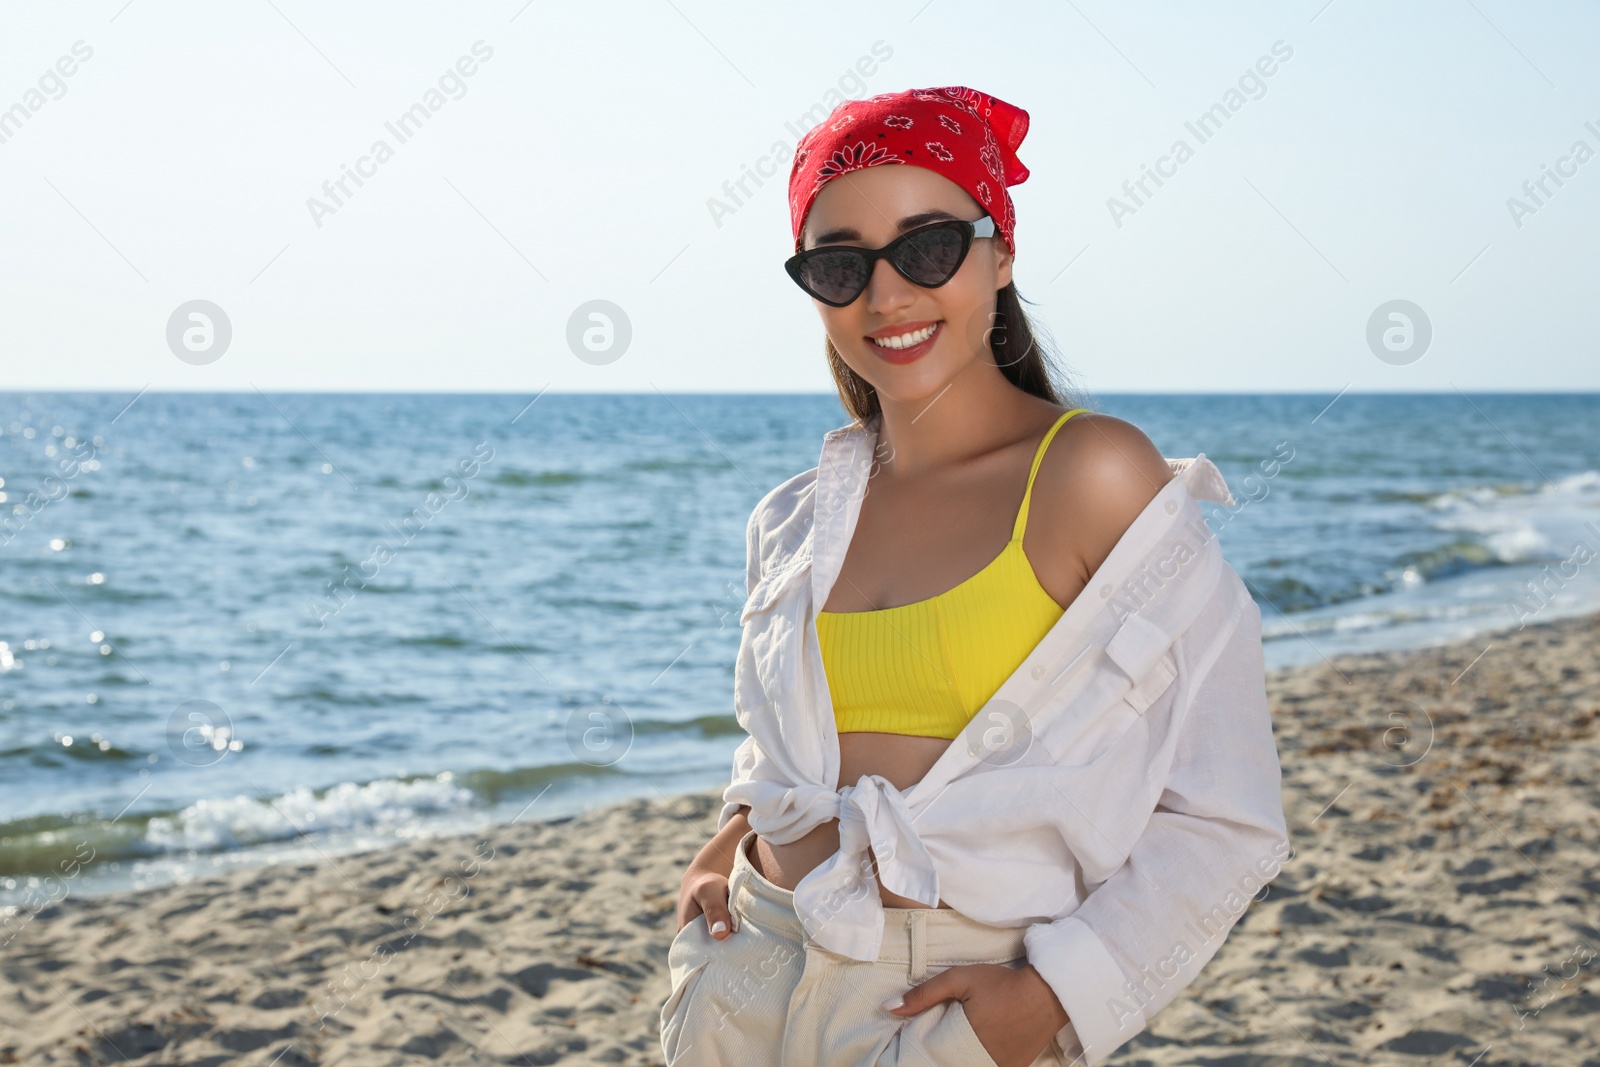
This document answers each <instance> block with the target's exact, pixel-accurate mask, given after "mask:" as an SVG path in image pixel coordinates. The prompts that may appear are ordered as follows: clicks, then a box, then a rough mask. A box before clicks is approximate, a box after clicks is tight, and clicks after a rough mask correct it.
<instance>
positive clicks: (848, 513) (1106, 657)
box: [717, 416, 1289, 1067]
mask: <svg viewBox="0 0 1600 1067" xmlns="http://www.w3.org/2000/svg"><path fill="white" fill-rule="evenodd" d="M880 424H881V416H876V417H874V418H872V419H870V420H868V422H867V423H866V424H865V425H861V424H855V423H852V424H850V425H847V426H842V427H839V428H837V429H833V430H830V431H828V432H827V433H826V434H824V435H823V445H822V454H821V457H820V459H819V461H818V464H817V466H816V467H814V468H812V469H810V470H808V471H805V472H803V473H801V474H798V475H796V476H794V477H793V478H790V479H788V480H787V481H785V482H783V483H782V484H780V485H778V486H777V487H775V488H774V489H772V490H771V491H770V492H768V493H767V494H766V495H765V496H764V497H763V498H762V499H761V501H760V502H759V503H758V504H757V505H756V507H755V509H754V511H753V512H752V513H751V516H750V520H749V523H748V525H747V528H746V551H747V556H746V584H747V588H748V597H747V599H746V602H745V605H744V608H743V610H742V612H741V614H740V623H741V627H742V633H741V636H740V642H739V653H738V659H737V661H736V663H735V668H734V690H735V692H734V702H735V711H736V714H737V717H738V720H739V724H740V726H741V727H743V728H744V730H745V731H746V732H747V733H748V734H749V736H748V737H747V738H746V739H745V740H744V741H743V742H742V743H741V744H740V745H739V747H738V749H737V750H736V752H735V753H734V758H733V780H732V782H731V783H730V784H729V785H728V787H727V788H726V789H725V790H724V791H723V800H724V801H725V804H724V806H723V809H722V812H721V814H720V816H719V818H718V821H717V826H718V828H719V829H720V828H721V827H723V826H724V825H726V824H727V821H728V819H729V818H731V817H732V816H733V815H734V814H735V812H736V811H737V810H738V809H739V807H740V806H742V805H748V806H749V808H750V812H749V815H748V818H749V822H750V826H751V827H752V828H753V829H754V830H755V831H756V833H757V834H758V835H759V836H761V837H763V838H766V839H767V840H769V841H771V842H773V843H777V844H782V843H786V842H792V841H795V840H797V839H799V838H800V837H802V836H804V835H805V834H806V833H807V832H809V831H810V830H811V829H813V828H814V827H816V826H818V825H819V824H821V823H824V822H826V821H828V820H830V819H834V818H837V819H838V820H839V849H838V851H837V852H835V853H834V854H833V855H832V856H831V857H830V858H829V859H828V860H826V861H824V862H823V863H822V864H820V865H819V866H817V867H816V868H815V869H814V870H812V871H811V872H810V873H808V874H807V875H806V876H805V877H804V878H803V879H801V880H800V882H799V884H798V885H796V887H795V891H794V902H795V911H796V913H797V915H798V916H799V917H800V920H801V922H802V924H803V925H804V927H805V929H806V932H807V934H808V936H809V937H810V938H811V939H812V940H813V941H815V942H816V943H817V944H818V945H819V946H821V947H822V948H825V949H828V950H830V951H833V952H836V953H839V954H841V955H844V956H847V957H850V958H853V959H860V960H875V959H876V958H877V955H878V949H879V946H880V944H881V940H882V936H883V926H884V924H883V919H884V915H883V905H882V901H881V899H880V898H879V895H878V891H877V885H876V882H875V880H874V877H873V868H872V864H871V862H870V861H869V859H868V854H869V853H870V854H871V856H872V857H873V858H875V859H876V861H877V870H878V875H879V877H881V878H882V880H883V884H884V885H885V886H886V887H887V888H888V889H890V890H891V891H893V892H895V893H899V894H901V895H902V896H906V897H909V898H912V899H914V900H917V901H920V902H923V903H925V904H927V905H929V906H935V905H937V904H938V902H939V900H940V899H941V897H942V898H943V899H944V900H945V901H946V902H947V903H948V904H949V905H950V906H951V907H953V908H954V909H955V910H956V911H958V912H960V913H961V914H963V915H966V916H969V917H971V918H973V919H977V920H978V921H980V922H984V923H989V924H991V925H995V926H1011V927H1017V926H1026V927H1027V928H1028V929H1027V931H1026V933H1025V934H1024V944H1025V947H1026V952H1027V957H1028V961H1029V962H1030V963H1031V964H1032V965H1033V966H1034V967H1035V968H1036V969H1037V970H1038V971H1039V973H1040V975H1041V976H1042V977H1043V978H1044V980H1045V981H1046V982H1047V983H1048V984H1049V986H1050V988H1051V989H1052V991H1054V993H1055V994H1056V997H1057V998H1058V999H1059V1000H1060V1002H1061V1005H1062V1007H1063V1008H1064V1009H1065V1010H1066V1012H1067V1014H1068V1016H1069V1017H1070V1019H1071V1021H1070V1022H1069V1023H1068V1024H1067V1026H1066V1027H1064V1028H1063V1029H1062V1030H1061V1031H1060V1033H1059V1034H1058V1035H1057V1037H1058V1038H1059V1040H1060V1042H1061V1046H1062V1048H1063V1049H1064V1050H1066V1051H1067V1053H1068V1055H1069V1056H1076V1055H1077V1054H1078V1052H1079V1051H1080V1050H1081V1052H1082V1055H1083V1059H1084V1060H1085V1061H1086V1062H1087V1063H1088V1064H1089V1065H1090V1067H1095V1065H1097V1064H1099V1063H1101V1062H1103V1061H1104V1060H1105V1059H1106V1057H1108V1056H1109V1055H1110V1054H1111V1053H1112V1052H1113V1051H1114V1050H1115V1049H1117V1048H1118V1047H1120V1046H1121V1045H1122V1044H1124V1043H1125V1042H1126V1041H1128V1040H1129V1039H1130V1038H1132V1037H1133V1036H1134V1035H1135V1034H1137V1033H1138V1032H1139V1031H1140V1030H1141V1029H1143V1028H1144V1026H1145V1024H1146V1022H1147V1021H1148V1019H1149V1018H1150V1017H1151V1016H1152V1015H1154V1014H1155V1012H1157V1011H1159V1010H1160V1009H1161V1008H1163V1007H1165V1006H1166V1005H1167V1004H1168V1003H1169V1002H1170V1001H1171V1000H1172V999H1173V998H1174V997H1175V996H1176V995H1177V993H1178V991H1179V990H1180V989H1182V988H1183V987H1184V986H1186V985H1188V984H1189V983H1190V982H1192V981H1193V980H1194V978H1195V976H1196V974H1198V972H1199V970H1200V968H1201V967H1203V966H1204V965H1205V964H1206V962H1208V961H1209V960H1210V959H1211V957H1212V956H1213V955H1214V954H1215V953H1216V950H1217V949H1218V947H1220V945H1221V943H1222V940H1223V938H1224V937H1225V936H1226V935H1227V933H1228V931H1229V930H1230V929H1231V928H1232V926H1233V924H1234V922H1235V921H1237V919H1238V917H1239V916H1240V915H1241V914H1243V911H1244V909H1245V908H1246V907H1247V906H1248V903H1249V900H1250V898H1251V897H1252V896H1254V895H1255V894H1256V893H1258V892H1259V891H1260V890H1261V889H1262V887H1263V886H1265V885H1266V883H1268V882H1270V881H1271V880H1272V878H1273V877H1275V876H1276V875H1277V873H1278V871H1279V870H1280V869H1281V867H1282V863H1283V861H1284V860H1285V858H1286V857H1287V856H1288V855H1289V845H1288V840H1287V827H1286V825H1285V821H1284V815H1283V804H1282V797H1281V795H1280V792H1279V786H1280V781H1279V766H1278V754H1277V748H1276V746H1275V744H1274V741H1273V735H1272V722H1271V718H1270V714H1269V711H1268V707H1267V698H1266V685H1265V667H1264V664H1263V661H1262V653H1261V616H1260V612H1259V610H1258V609H1257V607H1256V605H1255V602H1254V601H1253V600H1252V599H1251V598H1250V596H1249V593H1248V592H1247V590H1246V589H1245V587H1244V583H1243V582H1242V581H1240V579H1239V577H1238V575H1237V574H1236V573H1235V572H1234V571H1233V569H1232V568H1231V567H1230V566H1229V565H1228V564H1227V563H1226V562H1225V561H1224V560H1223V558H1222V552H1221V549H1220V547H1219V546H1218V544H1217V541H1216V538H1215V537H1214V536H1213V535H1212V532H1211V530H1210V529H1209V527H1207V525H1206V523H1205V519H1204V516H1203V515H1202V514H1201V512H1200V507H1199V504H1198V503H1197V501H1198V500H1212V501H1216V502H1218V503H1221V504H1226V505H1231V504H1233V502H1234V501H1233V498H1232V496H1231V495H1230V494H1229V492H1228V487H1227V484H1226V483H1225V482H1224V480H1223V478H1222V474H1221V472H1220V471H1218V470H1217V468H1216V466H1215V465H1214V464H1213V463H1212V462H1211V461H1210V460H1208V459H1206V458H1205V456H1204V455H1203V454H1202V455H1199V456H1196V457H1194V458H1193V459H1177V460H1168V461H1167V462H1168V464H1169V466H1170V467H1171V468H1172V469H1173V470H1174V472H1175V476H1174V477H1173V479H1172V480H1171V481H1170V482H1168V483H1167V484H1166V485H1165V486H1163V487H1162V488H1161V490H1160V491H1159V492H1158V493H1157V494H1156V496H1155V498H1154V499H1153V500H1151V501H1150V503H1149V504H1148V505H1147V506H1146V507H1145V508H1144V510H1143V511H1142V512H1141V513H1140V514H1139V516H1138V517H1137V518H1136V519H1135V520H1134V522H1133V524H1132V525H1131V526H1129V527H1128V529H1127V531H1126V532H1125V533H1124V534H1123V535H1122V538H1121V539H1120V540H1119V541H1118V542H1117V544H1116V545H1115V546H1114V547H1113V549H1112V551H1111V554H1110V555H1109V556H1108V557H1107V558H1106V560H1105V562H1104V563H1103V564H1102V565H1101V566H1100V568H1099V570H1097V571H1096V572H1095V573H1094V575H1093V576H1092V577H1091V579H1090V581H1089V583H1088V585H1087V586H1085V588H1084V590H1083V592H1082V593H1080V594H1079V596H1078V597H1077V598H1076V599H1075V600H1074V601H1073V602H1072V603H1071V604H1070V605H1069V606H1068V608H1067V609H1066V611H1065V612H1064V613H1063V614H1062V616H1061V618H1060V619H1059V620H1058V621H1057V622H1056V623H1055V624H1054V625H1053V626H1052V628H1051V629H1050V630H1049V632H1048V633H1046V634H1045V636H1044V637H1043V638H1042V639H1041V640H1040V641H1039V643H1038V644H1037V645H1036V646H1035V647H1034V649H1033V650H1032V651H1031V652H1030V653H1029V654H1028V656H1027V658H1026V659H1024V660H1023V661H1022V663H1021V665H1020V666H1019V667H1018V668H1017V669H1016V671H1015V672H1014V673H1013V674H1012V675H1011V676H1010V677H1009V678H1008V679H1007V680H1006V681H1005V682H1004V683H1003V684H1002V685H1001V686H1000V688H999V689H998V690H997V691H996V692H995V694H994V696H993V697H992V698H991V699H990V700H989V701H988V702H987V703H986V704H985V705H984V706H983V707H982V708H981V709H980V710H979V711H978V714H977V715H976V716H975V717H974V718H973V720H972V721H971V723H969V724H968V726H967V727H966V729H965V730H963V731H962V733H961V734H960V735H959V736H958V737H957V738H956V739H955V740H954V741H952V742H951V744H950V746H949V747H948V748H947V749H946V750H945V751H944V753H943V754H942V755H941V756H940V757H939V759H938V761H937V762H936V763H935V764H934V765H933V767H932V768H931V769H930V770H929V771H928V773H927V774H926V775H925V776H924V777H923V778H922V780H921V781H919V782H917V783H916V784H915V785H913V786H911V787H910V788H909V789H906V790H904V791H902V790H899V789H896V788H895V787H894V785H893V784H891V783H890V782H889V781H888V780H887V779H885V778H884V777H882V776H881V775H875V774H874V775H863V776H862V777H861V778H860V779H859V780H858V781H856V782H853V783H845V784H843V785H838V786H837V787H836V783H837V782H838V776H839V769H840V758H839V737H838V731H837V728H836V726H835V723H834V717H833V705H832V700H831V697H830V695H829V692H828V682H827V675H826V673H825V671H824V669H823V664H822V658H821V652H820V647H819V643H818V639H817V631H816V617H817V611H818V610H819V608H820V607H821V605H822V604H824V603H826V601H827V598H828V593H829V591H830V590H831V588H832V587H833V584H834V582H835V581H836V580H837V578H838V576H839V571H840V569H841V567H842V565H843V562H844V556H845V550H846V549H847V547H848V546H849V544H850V539H851V537H852V535H853V533H854V530H855V524H856V520H857V517H858V516H859V515H860V510H861V501H862V498H863V497H864V496H865V493H866V489H867V482H868V479H869V477H870V476H871V473H872V466H873V456H874V455H875V449H876V445H877V432H878V427H879V425H880Z"/></svg>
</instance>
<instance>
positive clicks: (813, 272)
mask: <svg viewBox="0 0 1600 1067" xmlns="http://www.w3.org/2000/svg"><path fill="white" fill-rule="evenodd" d="M868 274H869V271H868V269H867V259H866V257H865V256H863V255H861V254H860V253H859V252H851V251H849V250H846V249H840V250H839V251H837V252H824V253H822V254H821V255H817V256H812V257H810V258H809V259H807V260H806V261H805V264H804V265H803V266H802V267H801V268H800V276H801V278H803V279H804V281H805V286H806V288H807V289H809V290H810V291H811V293H812V295H814V296H816V297H817V298H818V299H820V300H824V301H833V302H835V303H840V304H848V303H849V302H850V301H852V300H854V299H855V298H856V297H858V296H860V295H861V291H862V290H863V289H865V288H866V287H867V277H868Z"/></svg>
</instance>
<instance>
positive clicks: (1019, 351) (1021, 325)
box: [822, 282, 1090, 423]
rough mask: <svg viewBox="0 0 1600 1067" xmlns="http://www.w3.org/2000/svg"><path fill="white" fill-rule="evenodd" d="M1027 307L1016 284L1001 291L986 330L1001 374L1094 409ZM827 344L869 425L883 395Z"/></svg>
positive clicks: (846, 393) (853, 407) (847, 392)
mask: <svg viewBox="0 0 1600 1067" xmlns="http://www.w3.org/2000/svg"><path fill="white" fill-rule="evenodd" d="M1030 303H1031V301H1030ZM1022 304H1023V299H1022V294H1021V293H1019V292H1017V285H1016V283H1015V282H1011V283H1009V284H1007V285H1006V287H1005V288H1004V289H1000V290H997V291H996V292H995V303H994V312H995V314H994V327H993V328H992V329H990V330H988V331H986V332H987V334H988V336H987V338H986V340H987V341H988V343H989V351H990V352H991V353H993V355H994V361H995V363H996V365H998V366H999V368H1000V373H1001V374H1004V375H1005V376H1006V379H1007V380H1008V381H1010V382H1011V384H1012V385H1015V386H1016V387H1017V388H1018V389H1021V390H1022V391H1023V392H1025V393H1032V394H1033V395H1034V396H1037V397H1043V398H1044V399H1045V400H1048V401H1050V402H1052V403H1055V404H1065V405H1067V406H1069V407H1089V406H1090V405H1089V403H1088V402H1087V400H1088V398H1087V397H1086V396H1085V395H1084V394H1083V392H1082V390H1080V389H1079V388H1078V386H1077V383H1076V381H1075V380H1074V378H1073V376H1072V374H1071V373H1070V372H1069V371H1067V370H1065V369H1064V368H1063V367H1062V366H1061V365H1060V362H1059V360H1058V359H1057V358H1056V357H1055V356H1054V355H1053V354H1052V353H1051V352H1050V351H1048V350H1047V349H1046V347H1045V343H1044V341H1045V340H1046V339H1047V338H1048V334H1046V335H1045V338H1041V337H1040V336H1039V330H1038V329H1037V328H1036V327H1035V326H1034V324H1033V323H1032V322H1031V321H1030V320H1029V319H1028V315H1027V312H1025V311H1024V310H1023V309H1022ZM822 344H823V351H824V352H825V353H826V354H827V357H828V369H829V370H830V371H832V372H833V384H834V385H835V386H836V387H837V388H838V390H839V402H840V403H842V404H843V405H844V409H845V411H847V412H849V414H850V416H851V418H853V419H855V421H856V422H858V423H864V422H866V421H867V420H868V419H870V418H871V417H872V416H874V415H876V414H877V413H878V412H879V411H881V410H882V409H883V408H882V405H881V404H880V403H879V402H878V391H877V390H876V389H874V388H873V387H872V385H871V383H869V382H868V381H867V380H866V379H865V378H863V377H861V376H860V375H859V374H857V373H856V372H855V371H853V370H851V369H850V366H849V364H847V363H845V361H844V360H843V359H842V358H840V356H839V350H838V349H836V348H834V347H833V339H832V338H828V337H824V339H823V342H822Z"/></svg>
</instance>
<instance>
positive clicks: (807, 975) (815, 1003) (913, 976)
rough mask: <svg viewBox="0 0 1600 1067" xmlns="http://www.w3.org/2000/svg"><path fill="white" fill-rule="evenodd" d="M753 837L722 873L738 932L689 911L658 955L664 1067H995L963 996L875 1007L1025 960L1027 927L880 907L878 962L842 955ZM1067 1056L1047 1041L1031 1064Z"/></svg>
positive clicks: (1047, 1066)
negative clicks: (665, 975) (721, 931)
mask: <svg viewBox="0 0 1600 1067" xmlns="http://www.w3.org/2000/svg"><path fill="white" fill-rule="evenodd" d="M755 836H756V834H755V831H754V830H751V831H749V832H748V833H746V834H745V835H744V837H743V838H741V839H740V841H739V847H738V851H737V853H736V855H735V857H734V863H733V870H732V872H731V873H730V875H729V878H728V887H729V889H728V901H729V908H730V910H731V911H733V912H734V915H735V917H736V919H737V922H738V932H737V933H734V934H731V935H730V936H728V937H727V938H725V939H723V940H721V941H718V940H717V939H715V938H713V937H712V936H711V934H710V932H709V931H708V930H707V928H706V917H705V915H704V914H701V915H697V916H696V917H695V918H694V919H693V920H692V921H690V922H689V923H688V924H687V925H685V926H684V928H683V929H682V930H680V931H678V934H677V936H676V937H674V938H673V940H672V947H671V948H670V949H669V950H668V952H667V967H668V971H669V974H670V977H671V981H672V994H671V995H670V996H669V997H667V1000H666V1003H665V1004H663V1005H662V1007H661V1050H662V1052H663V1053H664V1054H665V1055H666V1060H667V1064H668V1067H995V1062H994V1060H993V1059H992V1058H991V1057H990V1056H989V1054H988V1053H987V1052H986V1051H985V1050H984V1047H983V1043H982V1042H981V1041H979V1040H978V1035H977V1034H976V1033H975V1032H974V1031H973V1029H972V1026H971V1024H970V1023H969V1022H968V1021H967V1016H966V1011H965V1009H964V1008H963V1007H962V1004H961V1002H960V1001H958V1000H946V1001H942V1002H940V1003H938V1004H935V1005H934V1006H933V1007H931V1008H928V1009H927V1010H925V1011H922V1012H919V1013H918V1014H916V1015H912V1016H906V1017H899V1016H894V1015H891V1014H889V1013H888V1012H886V1011H884V1010H883V1008H882V1007H881V1005H882V1003H883V1001H885V1000H888V999H890V998H891V997H894V996H897V995H899V994H901V993H904V992H905V991H906V990H907V989H908V988H910V987H911V986H913V985H915V984H917V983H918V982H922V981H924V980H926V979H927V978H929V977H930V976H932V975H934V974H937V973H938V972H940V971H942V970H944V969H945V968H947V967H954V966H957V965H959V964H965V963H1000V964H1007V965H1010V966H1013V967H1020V966H1022V965H1023V964H1024V963H1026V962H1027V954H1026V952H1025V950H1024V949H1023V944H1022V935H1023V931H1024V930H1025V929H1026V927H998V926H989V925H987V924H984V923H980V922H977V921H975V920H973V919H969V918H967V917H965V916H963V915H958V914H956V913H955V912H954V911H951V910H950V909H948V908H885V909H884V913H885V916H886V925H885V928H884V935H883V946H882V949H881V950H880V951H879V954H878V959H877V961H876V962H867V961H864V960H853V959H850V958H848V957H845V956H840V955H838V954H837V953H834V952H830V951H828V950H827V949H824V948H821V947H820V946H818V945H816V944H815V943H813V942H812V941H810V940H809V939H808V938H807V937H806V935H805V930H804V927H803V926H802V925H801V923H800V919H799V917H798V916H797V915H796V914H795V910H794V894H793V893H792V892H790V891H789V890H787V889H783V888H781V887H779V886H777V885H774V884H773V883H772V882H769V881H767V880H766V879H765V878H763V877H762V876H761V875H760V874H759V873H757V871H756V869H755V868H754V867H753V866H752V865H751V863H750V858H749V854H748V851H747V850H748V849H749V847H750V845H751V843H752V842H753V841H754V840H755ZM1074 1045H1076V1043H1075V1042H1074ZM1071 1052H1072V1054H1073V1056H1077V1055H1078V1052H1079V1049H1078V1048H1076V1047H1074V1048H1073V1049H1072V1050H1071ZM1071 1062H1072V1061H1071V1059H1069V1057H1068V1056H1066V1055H1064V1054H1063V1052H1062V1049H1061V1046H1060V1044H1059V1043H1058V1042H1057V1040H1056V1039H1055V1038H1051V1039H1050V1044H1049V1045H1048V1046H1047V1047H1046V1048H1045V1050H1044V1051H1043V1052H1041V1053H1040V1054H1039V1056H1038V1058H1037V1059H1035V1060H1034V1061H1033V1065H1032V1067H1065V1065H1068V1064H1070V1063H1071Z"/></svg>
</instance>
